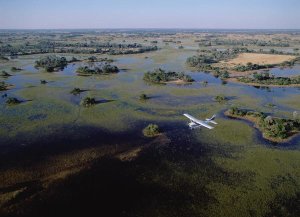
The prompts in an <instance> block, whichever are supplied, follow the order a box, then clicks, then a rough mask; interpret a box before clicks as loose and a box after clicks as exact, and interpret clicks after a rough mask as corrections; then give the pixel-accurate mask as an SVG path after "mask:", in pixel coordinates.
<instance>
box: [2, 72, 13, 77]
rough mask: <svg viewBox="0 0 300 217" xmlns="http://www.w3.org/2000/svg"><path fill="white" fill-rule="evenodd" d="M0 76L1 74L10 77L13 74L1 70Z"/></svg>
mask: <svg viewBox="0 0 300 217" xmlns="http://www.w3.org/2000/svg"><path fill="white" fill-rule="evenodd" d="M0 76H1V77H9V76H11V74H9V73H8V72H6V71H1V72H0Z"/></svg>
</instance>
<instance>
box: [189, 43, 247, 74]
mask: <svg viewBox="0 0 300 217" xmlns="http://www.w3.org/2000/svg"><path fill="white" fill-rule="evenodd" d="M245 52H252V51H250V50H248V49H247V48H232V49H227V50H224V51H219V50H216V49H212V50H203V51H200V53H199V54H198V55H196V56H192V57H188V58H187V60H186V64H187V65H188V66H190V67H195V68H198V69H205V68H206V67H207V66H209V65H210V64H213V63H217V62H220V61H222V60H229V59H232V58H234V57H237V55H238V54H239V53H245Z"/></svg>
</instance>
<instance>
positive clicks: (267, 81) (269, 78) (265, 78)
mask: <svg viewBox="0 0 300 217" xmlns="http://www.w3.org/2000/svg"><path fill="white" fill-rule="evenodd" d="M238 81H240V82H244V83H255V84H264V85H293V84H300V76H295V77H275V76H273V75H270V73H269V72H263V73H257V72H255V73H253V77H252V78H251V77H240V78H238Z"/></svg>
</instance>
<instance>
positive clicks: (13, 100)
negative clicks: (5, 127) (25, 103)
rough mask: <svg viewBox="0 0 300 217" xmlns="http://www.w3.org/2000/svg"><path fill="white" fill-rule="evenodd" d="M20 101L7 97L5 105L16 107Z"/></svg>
mask: <svg viewBox="0 0 300 217" xmlns="http://www.w3.org/2000/svg"><path fill="white" fill-rule="evenodd" d="M20 103H21V101H20V100H18V99H17V98H14V97H9V98H8V99H7V100H6V104H8V105H17V104H20Z"/></svg>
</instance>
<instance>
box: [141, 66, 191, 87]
mask: <svg viewBox="0 0 300 217" xmlns="http://www.w3.org/2000/svg"><path fill="white" fill-rule="evenodd" d="M143 79H144V81H147V82H150V83H156V84H166V83H177V84H184V83H190V82H193V81H194V79H192V77H191V76H190V75H186V74H185V73H183V72H171V71H169V72H166V71H165V70H163V69H161V68H159V69H155V70H154V71H152V72H146V73H145V74H144V78H143Z"/></svg>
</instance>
